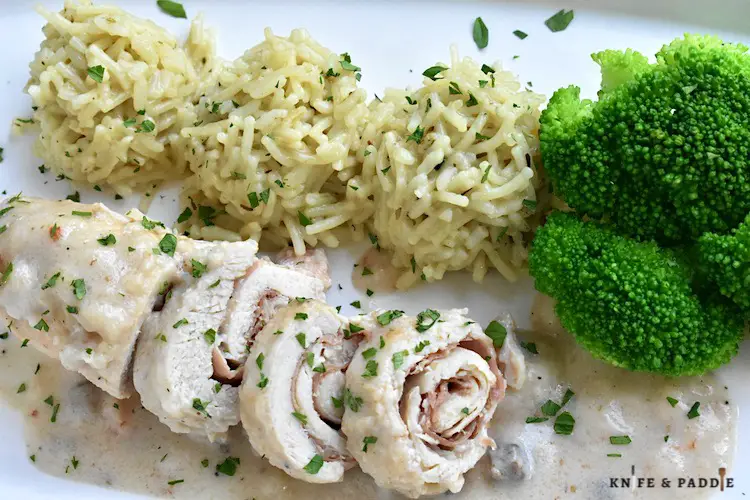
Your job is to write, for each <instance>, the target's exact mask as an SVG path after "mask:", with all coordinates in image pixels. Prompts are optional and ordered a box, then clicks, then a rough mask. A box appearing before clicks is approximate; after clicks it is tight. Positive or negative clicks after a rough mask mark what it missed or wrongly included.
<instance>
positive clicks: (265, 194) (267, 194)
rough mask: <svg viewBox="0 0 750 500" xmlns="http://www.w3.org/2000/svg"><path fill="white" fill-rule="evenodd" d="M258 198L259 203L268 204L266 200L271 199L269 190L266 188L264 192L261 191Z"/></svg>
mask: <svg viewBox="0 0 750 500" xmlns="http://www.w3.org/2000/svg"><path fill="white" fill-rule="evenodd" d="M258 197H259V198H260V201H262V202H263V203H265V204H268V199H269V198H270V197H271V188H266V189H265V190H263V191H261V192H260V194H259V195H258Z"/></svg>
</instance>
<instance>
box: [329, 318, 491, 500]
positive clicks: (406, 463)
mask: <svg viewBox="0 0 750 500" xmlns="http://www.w3.org/2000/svg"><path fill="white" fill-rule="evenodd" d="M465 314H466V310H450V311H435V310H431V309H428V310H426V311H423V312H422V313H420V314H419V315H418V317H417V318H416V319H415V318H413V317H407V316H403V313H402V312H401V311H377V312H374V313H372V314H369V315H367V316H362V317H359V318H356V319H353V320H352V323H351V326H350V328H352V329H353V330H360V329H364V330H363V331H364V332H366V339H367V340H365V341H363V342H362V343H361V344H360V345H359V348H358V350H357V353H356V354H355V356H354V358H353V359H352V362H351V364H350V365H349V369H348V370H347V372H346V390H347V400H348V401H349V402H352V401H353V402H355V404H354V405H351V404H347V405H346V408H345V413H344V417H343V424H342V430H343V432H344V434H345V435H346V436H347V438H348V449H349V451H350V452H351V454H352V455H353V456H354V458H355V459H356V460H357V462H359V465H360V467H361V468H362V470H363V471H364V472H366V473H368V474H370V475H371V476H372V477H373V478H374V479H375V482H376V483H377V484H378V485H379V486H381V487H384V488H391V489H395V490H397V491H399V492H400V493H402V494H404V495H406V496H409V497H412V498H416V497H418V496H420V495H430V494H437V493H442V492H444V491H445V490H450V491H451V492H454V493H455V492H458V491H460V490H461V488H462V486H463V483H464V478H463V474H464V473H465V472H466V471H468V470H469V469H471V468H472V467H473V466H474V465H475V464H476V463H477V461H478V460H479V459H480V458H481V457H482V455H484V453H485V451H486V450H487V447H489V446H492V445H494V443H493V441H492V439H490V438H489V437H488V435H487V425H488V422H489V420H490V419H491V418H492V415H493V413H494V412H495V408H496V406H497V404H498V402H499V401H500V400H501V399H502V398H503V395H504V392H505V379H504V378H503V375H502V374H501V373H500V371H499V369H498V365H497V356H496V352H495V349H494V347H493V344H492V340H491V339H490V338H489V337H487V336H486V335H485V334H484V333H483V332H482V330H481V328H480V327H479V325H477V324H476V323H474V322H473V321H470V320H469V319H468V318H467V317H466V316H465Z"/></svg>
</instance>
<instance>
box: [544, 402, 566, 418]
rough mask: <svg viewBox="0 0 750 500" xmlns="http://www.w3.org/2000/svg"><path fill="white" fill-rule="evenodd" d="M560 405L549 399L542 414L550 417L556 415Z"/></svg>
mask: <svg viewBox="0 0 750 500" xmlns="http://www.w3.org/2000/svg"><path fill="white" fill-rule="evenodd" d="M560 408H561V407H560V405H559V404H557V403H555V402H554V401H552V400H551V399H548V400H547V402H546V403H544V404H543V405H542V414H543V415H546V416H548V417H554V416H555V415H557V412H558V411H560Z"/></svg>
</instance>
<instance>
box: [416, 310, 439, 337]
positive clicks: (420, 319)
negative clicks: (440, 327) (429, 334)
mask: <svg viewBox="0 0 750 500" xmlns="http://www.w3.org/2000/svg"><path fill="white" fill-rule="evenodd" d="M438 319H440V313H439V312H437V311H436V310H434V309H425V310H424V311H422V312H421V313H419V314H417V331H418V332H419V333H423V332H426V331H427V330H429V329H430V328H432V325H434V324H435V323H437V320H438Z"/></svg>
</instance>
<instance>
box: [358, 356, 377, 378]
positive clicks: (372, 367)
mask: <svg viewBox="0 0 750 500" xmlns="http://www.w3.org/2000/svg"><path fill="white" fill-rule="evenodd" d="M362 376H363V377H364V378H372V377H377V376H378V362H377V361H375V360H374V359H371V360H370V361H368V362H367V364H366V365H365V371H364V373H362Z"/></svg>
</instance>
